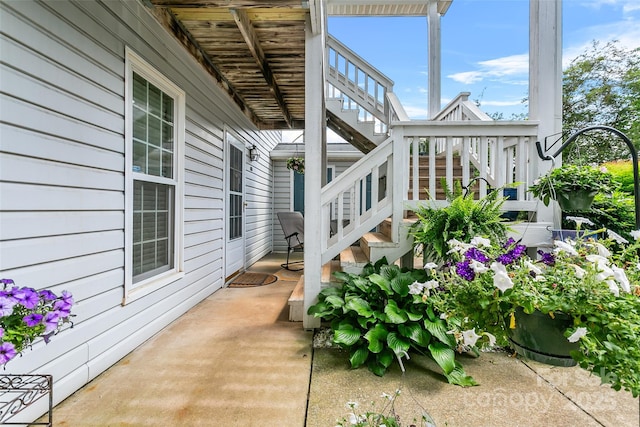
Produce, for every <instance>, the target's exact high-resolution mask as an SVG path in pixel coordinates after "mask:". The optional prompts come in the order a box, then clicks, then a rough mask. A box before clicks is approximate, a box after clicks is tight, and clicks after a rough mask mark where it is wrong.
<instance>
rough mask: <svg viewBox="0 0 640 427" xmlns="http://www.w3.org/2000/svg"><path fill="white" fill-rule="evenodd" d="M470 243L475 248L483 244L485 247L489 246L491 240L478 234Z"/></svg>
mask: <svg viewBox="0 0 640 427" xmlns="http://www.w3.org/2000/svg"><path fill="white" fill-rule="evenodd" d="M470 243H471V244H472V245H473V246H475V247H476V248H481V247H483V246H485V247H489V246H491V240H489V239H487V238H484V237H480V236H475V237H474V238H473V239H471V242H470Z"/></svg>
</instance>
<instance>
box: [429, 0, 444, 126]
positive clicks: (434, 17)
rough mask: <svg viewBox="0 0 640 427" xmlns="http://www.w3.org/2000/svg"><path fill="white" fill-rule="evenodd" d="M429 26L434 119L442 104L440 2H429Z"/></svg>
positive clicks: (431, 110) (431, 93)
mask: <svg viewBox="0 0 640 427" xmlns="http://www.w3.org/2000/svg"><path fill="white" fill-rule="evenodd" d="M427 26H428V32H429V40H428V48H427V49H428V51H427V54H428V62H429V64H428V75H429V118H430V119H432V118H433V117H435V116H436V114H438V113H439V112H440V108H441V107H442V105H441V89H440V85H441V81H440V80H441V78H442V76H441V75H442V72H441V67H442V60H441V55H442V54H441V48H440V45H441V43H440V38H441V34H440V33H441V31H440V14H439V13H438V2H437V1H436V0H431V1H430V2H429V15H428V16H427Z"/></svg>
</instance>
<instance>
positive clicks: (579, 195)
mask: <svg viewBox="0 0 640 427" xmlns="http://www.w3.org/2000/svg"><path fill="white" fill-rule="evenodd" d="M595 196H596V192H595V191H591V190H574V191H571V192H567V193H561V192H558V204H559V205H560V208H561V209H562V210H563V211H565V212H583V211H588V210H589V209H591V204H592V203H593V198H594V197H595Z"/></svg>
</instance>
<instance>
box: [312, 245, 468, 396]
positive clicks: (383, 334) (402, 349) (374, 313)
mask: <svg viewBox="0 0 640 427" xmlns="http://www.w3.org/2000/svg"><path fill="white" fill-rule="evenodd" d="M334 274H335V276H336V277H337V278H338V279H340V280H342V281H343V284H342V286H340V287H330V288H326V289H324V290H322V292H320V295H319V297H318V298H319V302H318V303H317V304H315V305H313V306H311V307H310V308H309V310H308V313H309V314H311V315H314V316H315V317H320V318H322V319H323V320H325V321H328V322H331V329H332V330H333V341H334V343H336V344H338V345H340V346H341V347H343V348H345V349H347V350H348V351H349V361H350V363H351V367H352V368H358V367H361V366H364V365H366V366H367V367H368V368H369V370H370V371H371V372H373V373H374V374H376V375H378V376H383V375H384V374H385V373H386V371H387V369H388V368H389V367H390V366H391V364H392V363H393V362H394V360H397V361H398V363H400V365H401V368H402V369H403V370H404V366H403V362H402V358H403V357H405V356H407V357H408V352H409V351H411V350H414V351H417V352H419V353H422V354H426V355H429V356H431V357H432V358H433V360H435V362H436V363H437V364H438V365H439V366H440V368H441V369H442V372H443V373H444V375H445V377H446V378H447V380H448V381H449V383H452V384H458V385H463V386H470V385H475V384H476V382H475V381H474V380H473V378H471V377H469V376H467V375H466V374H465V372H464V369H463V368H462V365H460V363H459V362H457V361H456V360H455V350H456V348H457V347H458V343H457V341H456V337H454V336H453V335H451V334H449V333H447V330H448V329H447V323H446V322H445V321H444V320H443V319H441V318H440V317H439V316H438V315H437V314H436V313H435V312H434V310H433V306H432V301H431V299H430V298H427V297H426V296H425V295H428V294H429V292H430V291H431V292H438V290H437V289H430V288H429V283H426V282H427V273H426V272H425V271H424V270H401V269H400V267H398V266H396V265H388V264H387V261H386V259H384V258H383V259H382V260H380V261H378V262H377V263H376V264H375V265H371V264H369V265H367V266H366V267H365V268H364V270H363V272H362V274H361V275H355V274H349V273H344V272H337V273H334Z"/></svg>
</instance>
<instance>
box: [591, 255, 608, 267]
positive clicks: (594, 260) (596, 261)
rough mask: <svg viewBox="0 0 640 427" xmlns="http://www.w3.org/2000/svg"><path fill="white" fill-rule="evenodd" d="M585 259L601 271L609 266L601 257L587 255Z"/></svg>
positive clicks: (606, 260)
mask: <svg viewBox="0 0 640 427" xmlns="http://www.w3.org/2000/svg"><path fill="white" fill-rule="evenodd" d="M586 258H587V261H589V262H592V263H594V264H595V265H596V267H598V269H599V270H603V269H605V268H607V267H608V266H609V260H608V259H607V258H605V257H603V256H601V255H595V254H590V255H587V256H586Z"/></svg>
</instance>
